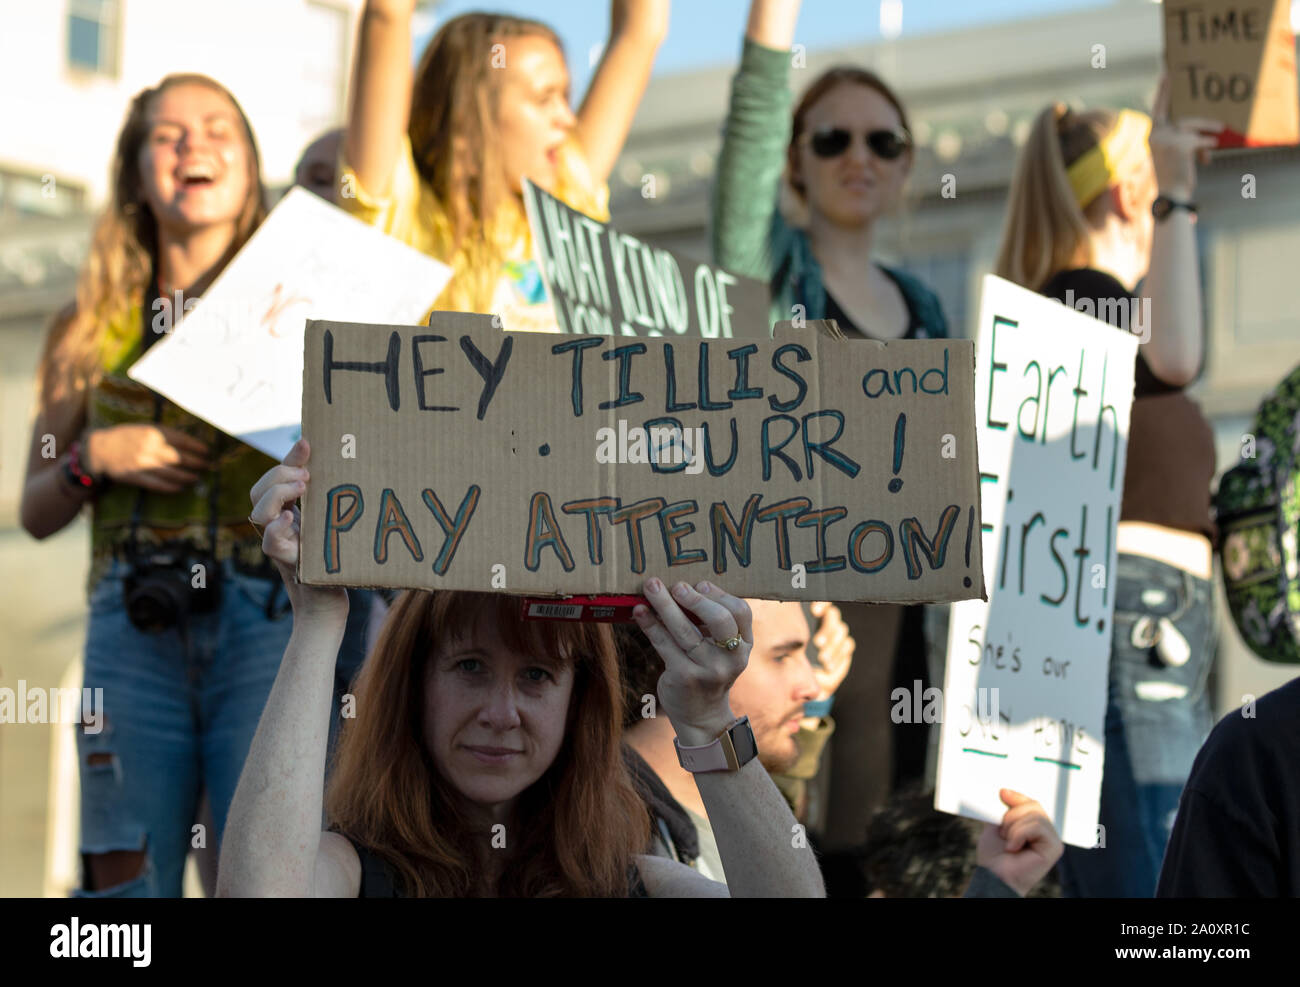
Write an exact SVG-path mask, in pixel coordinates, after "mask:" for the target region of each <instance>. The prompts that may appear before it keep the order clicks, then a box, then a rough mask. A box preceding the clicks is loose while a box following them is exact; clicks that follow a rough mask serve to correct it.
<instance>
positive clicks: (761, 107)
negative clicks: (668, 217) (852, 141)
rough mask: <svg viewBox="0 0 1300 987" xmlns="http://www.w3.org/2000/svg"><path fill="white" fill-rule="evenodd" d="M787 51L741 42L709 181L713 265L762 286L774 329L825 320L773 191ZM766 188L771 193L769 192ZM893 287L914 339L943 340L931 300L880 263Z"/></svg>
mask: <svg viewBox="0 0 1300 987" xmlns="http://www.w3.org/2000/svg"><path fill="white" fill-rule="evenodd" d="M789 79H790V52H788V51H778V50H776V49H773V48H767V47H764V46H763V45H760V44H756V43H755V42H753V41H750V40H749V39H748V38H746V39H745V44H744V49H743V51H742V53H741V58H740V71H739V72H737V73H736V76H735V78H734V79H733V80H732V84H731V105H730V108H729V109H728V111H727V120H726V124H725V127H724V130H723V139H722V153H721V154H720V155H719V157H718V169H717V176H716V178H715V179H714V183H713V199H712V209H713V259H714V260H715V261H716V262H717V263H718V264H719V265H720V266H722V267H724V268H726V269H727V270H728V271H732V272H733V273H736V274H743V275H746V276H747V277H751V278H756V279H758V280H760V281H766V282H768V284H769V286H770V288H771V291H772V311H771V320H772V322H773V323H776V322H779V321H781V320H783V319H789V318H792V316H793V310H794V306H795V305H802V306H804V317H805V318H807V319H822V318H825V317H826V287H825V284H824V282H823V280H822V269H821V265H820V264H819V263H818V262H817V258H816V257H814V256H813V252H812V244H811V243H810V242H809V239H808V234H807V233H806V232H804V231H803V230H800V229H797V228H795V227H793V226H791V225H790V224H789V223H787V222H786V221H785V220H784V219H783V218H782V216H781V211H780V209H778V208H777V195H776V192H777V189H778V188H779V183H780V179H781V173H782V171H783V170H784V168H785V156H786V147H787V146H788V145H789V143H790V126H791V105H790V103H791V99H790V83H789ZM768 190H770V191H768ZM880 266H881V269H882V270H884V271H885V273H886V274H888V275H890V276H891V277H892V278H893V279H894V281H895V282H896V283H897V284H898V287H899V290H900V291H901V292H902V294H903V300H904V302H906V304H907V308H908V312H909V314H910V315H911V317H912V320H913V322H915V323H916V324H917V325H919V326H922V327H924V328H923V329H921V330H918V332H917V335H918V336H922V335H923V336H926V337H929V338H934V339H946V338H947V337H948V322H947V320H946V319H945V318H944V315H943V309H942V307H941V306H940V305H939V299H938V296H936V295H935V293H934V292H933V291H931V290H930V289H929V288H927V287H926V286H925V285H924V284H922V283H921V282H920V281H919V280H917V279H916V278H914V277H912V276H911V275H910V274H906V273H904V272H902V271H899V270H897V269H894V268H888V267H885V266H884V265H883V264H882V265H880Z"/></svg>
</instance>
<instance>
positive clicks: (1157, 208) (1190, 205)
mask: <svg viewBox="0 0 1300 987" xmlns="http://www.w3.org/2000/svg"><path fill="white" fill-rule="evenodd" d="M1175 209H1186V210H1187V211H1188V212H1189V213H1191V214H1192V215H1193V216H1195V215H1196V203H1195V202H1179V201H1178V200H1177V199H1171V198H1169V196H1167V195H1160V196H1157V197H1156V201H1155V202H1153V203H1151V215H1152V216H1154V217H1155V218H1156V219H1164V218H1165V217H1166V216H1168V215H1169V214H1170V213H1171V212H1173V211H1174V210H1175Z"/></svg>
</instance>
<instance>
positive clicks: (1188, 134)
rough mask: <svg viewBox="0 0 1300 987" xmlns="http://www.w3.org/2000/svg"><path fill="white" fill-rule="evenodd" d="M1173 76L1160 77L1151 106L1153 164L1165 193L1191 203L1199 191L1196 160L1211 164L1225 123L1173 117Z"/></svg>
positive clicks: (1162, 192)
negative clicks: (1210, 157) (1171, 78)
mask: <svg viewBox="0 0 1300 987" xmlns="http://www.w3.org/2000/svg"><path fill="white" fill-rule="evenodd" d="M1169 102H1170V97H1169V77H1168V76H1167V75H1162V76H1161V77H1160V87H1159V89H1158V90H1157V92H1156V99H1155V103H1154V104H1153V105H1152V108H1151V136H1150V138H1149V139H1148V140H1149V143H1150V145H1151V163H1152V164H1153V165H1154V166H1155V171H1156V185H1157V187H1158V188H1159V189H1160V194H1161V195H1166V196H1169V198H1171V199H1175V200H1177V201H1179V202H1188V201H1190V200H1191V198H1192V193H1193V192H1194V191H1195V190H1196V163H1197V161H1198V160H1199V161H1200V163H1201V164H1208V163H1209V155H1210V150H1211V149H1212V148H1214V147H1215V146H1216V145H1217V144H1218V136H1217V135H1218V133H1219V132H1220V131H1221V130H1223V123H1222V122H1220V121H1218V120H1210V119H1206V118H1203V117H1185V118H1184V119H1182V120H1179V121H1178V122H1177V123H1171V122H1170V120H1169Z"/></svg>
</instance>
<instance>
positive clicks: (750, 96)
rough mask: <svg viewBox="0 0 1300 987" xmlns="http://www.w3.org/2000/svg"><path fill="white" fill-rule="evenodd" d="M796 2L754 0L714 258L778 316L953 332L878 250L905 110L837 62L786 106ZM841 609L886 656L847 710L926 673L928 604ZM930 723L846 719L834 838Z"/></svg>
mask: <svg viewBox="0 0 1300 987" xmlns="http://www.w3.org/2000/svg"><path fill="white" fill-rule="evenodd" d="M798 14H799V2H798V0H753V2H752V3H751V5H750V9H749V23H748V27H747V28H746V31H745V40H744V46H743V50H742V54H741V61H740V71H739V72H738V73H737V74H736V76H735V79H734V80H733V82H732V90H731V104H730V108H729V110H728V113H727V120H726V126H725V131H724V136H723V143H722V152H721V155H720V156H719V159H718V169H717V177H716V179H715V184H714V194H713V224H712V226H713V253H714V259H715V260H716V261H717V262H718V263H719V264H720V265H722V266H723V267H725V268H727V269H728V270H731V271H735V272H736V273H738V274H745V275H748V276H749V277H752V278H757V279H759V280H762V281H765V282H767V283H768V284H769V286H770V288H771V291H772V309H771V316H770V318H771V321H772V322H773V323H775V322H778V321H780V320H783V319H794V320H796V321H798V320H799V319H801V318H802V319H834V320H835V321H836V322H837V323H838V324H839V327H840V329H841V330H842V331H843V332H844V333H845V334H846V335H847V336H848V337H849V338H850V339H880V340H891V339H927V338H928V339H940V338H947V336H948V323H947V320H946V319H945V318H944V314H943V309H942V308H941V306H940V304H939V299H938V297H937V296H936V295H935V294H934V292H933V291H931V290H930V289H929V288H927V287H926V286H925V285H924V284H922V283H921V282H920V281H919V280H918V279H916V278H915V277H913V276H911V275H909V274H907V273H905V272H903V271H900V270H898V269H896V268H890V267H886V266H885V265H883V264H880V263H878V262H876V261H874V260H873V259H872V256H871V254H872V247H873V244H874V238H875V229H876V222H877V220H879V219H880V218H881V217H882V216H883V215H885V214H886V213H887V212H888V211H889V210H890V209H892V208H893V207H894V206H895V205H896V204H897V203H898V201H899V199H900V197H901V195H902V188H903V183H904V181H905V180H906V178H907V174H908V171H909V169H910V167H911V164H912V139H911V136H910V132H909V128H908V123H907V113H906V111H905V110H904V108H903V105H902V103H901V102H900V101H899V99H898V97H897V96H896V95H895V94H894V92H893V91H892V90H891V89H890V88H889V87H888V86H887V85H886V84H885V83H884V82H883V81H882V80H881V79H880V78H879V77H878V76H876V75H875V74H874V73H872V72H869V71H866V70H865V69H859V68H852V67H840V68H833V69H830V70H829V71H827V72H825V73H823V74H822V75H820V76H819V77H818V78H817V79H815V80H814V81H813V82H812V84H811V85H810V86H809V87H808V88H807V89H806V90H805V92H804V94H803V96H802V98H801V99H800V100H799V103H798V105H797V106H796V107H795V108H794V113H793V116H791V112H790V103H791V99H790V89H789V77H790V67H791V51H790V48H791V44H792V42H793V39H794V28H795V21H796V20H797V18H798ZM783 177H784V178H785V180H786V181H787V182H788V184H789V186H790V189H791V190H792V191H793V193H794V198H795V200H796V202H797V204H798V205H800V206H801V207H802V208H803V210H804V211H805V212H806V216H807V219H806V224H805V225H804V227H803V228H800V227H798V226H795V225H793V224H792V223H790V222H787V220H786V218H785V217H784V216H782V214H781V210H780V208H778V201H777V200H778V190H779V187H780V185H781V183H782V178H783ZM842 610H843V616H844V620H845V622H846V623H847V624H848V625H849V628H850V631H851V633H852V635H853V637H854V638H855V639H856V640H858V641H873V642H878V645H877V646H878V647H879V648H880V653H881V654H883V655H886V656H889V658H890V660H887V661H874V662H873V661H862V662H855V663H854V666H853V670H852V671H851V672H850V674H849V677H848V678H847V679H846V680H845V682H844V684H843V685H842V686H841V688H840V692H839V701H840V708H841V709H844V708H857V709H863V708H869V709H880V710H884V709H886V708H887V706H888V697H889V695H890V693H891V692H892V690H893V689H894V687H895V685H900V686H903V687H905V688H907V689H908V690H909V692H910V690H911V689H912V683H913V682H914V681H915V680H917V679H920V680H921V681H922V682H923V683H924V684H928V680H929V679H930V675H929V673H928V670H927V668H926V661H925V644H924V630H923V613H924V611H923V608H921V607H919V606H912V607H899V606H872V607H868V606H863V605H847V606H844V607H842ZM928 729H929V728H928V727H927V726H926V725H925V724H917V725H907V726H897V725H891V724H890V722H889V720H888V718H886V717H873V718H869V719H868V718H866V717H857V718H854V720H850V721H844V720H841V721H840V722H839V723H838V724H837V726H836V735H835V743H834V744H833V745H832V748H831V764H832V767H831V777H832V779H833V780H832V786H831V794H830V800H829V804H828V814H827V826H826V833H825V836H826V839H827V841H828V845H830V846H832V847H834V846H835V845H837V844H838V845H840V846H841V847H842V848H844V849H848V848H849V847H850V846H851V845H853V844H856V843H859V842H861V834H862V833H864V832H865V831H866V826H867V821H868V819H869V818H870V816H871V813H872V811H873V810H874V809H875V808H877V807H878V806H880V805H882V804H883V803H884V801H885V799H886V798H887V796H888V795H889V792H890V790H891V787H892V786H894V785H896V784H903V783H905V782H907V781H909V780H919V779H920V776H921V775H922V774H923V772H924V769H925V758H926V749H927V744H928V739H929V737H928ZM855 871H856V869H855V868H854V867H853V866H847V867H846V868H845V872H846V873H851V872H855ZM828 873H829V872H828Z"/></svg>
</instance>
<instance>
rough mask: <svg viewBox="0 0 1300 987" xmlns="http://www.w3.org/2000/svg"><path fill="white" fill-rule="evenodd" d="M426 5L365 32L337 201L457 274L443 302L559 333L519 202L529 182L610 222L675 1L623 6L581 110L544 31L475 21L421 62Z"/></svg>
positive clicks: (498, 17)
mask: <svg viewBox="0 0 1300 987" xmlns="http://www.w3.org/2000/svg"><path fill="white" fill-rule="evenodd" d="M414 7H415V0H368V2H367V3H366V7H365V12H364V13H363V14H362V19H361V30H360V33H359V34H358V39H357V57H356V70H355V75H354V77H353V83H352V95H351V109H350V115H349V117H348V126H347V133H346V136H345V137H344V141H343V155H342V183H341V198H340V202H341V204H342V206H343V208H345V209H347V210H348V211H349V212H351V213H352V214H353V215H355V216H357V217H358V218H359V219H361V220H363V221H365V222H366V223H368V224H370V225H371V226H375V227H378V228H380V229H382V230H384V232H386V233H388V234H390V235H392V236H395V237H397V238H398V239H399V240H401V241H402V242H404V243H406V244H408V245H410V246H412V247H415V248H416V249H418V250H421V251H423V252H424V253H426V254H429V255H430V256H432V257H435V258H436V259H438V260H440V261H442V262H443V263H446V264H449V265H451V267H452V268H453V270H454V272H455V273H454V274H453V276H452V279H451V281H450V282H449V283H448V285H447V288H446V289H445V290H444V291H443V293H442V295H441V296H439V298H438V300H437V302H436V303H435V305H434V307H435V308H437V309H442V310H447V311H460V312H487V313H492V312H495V313H498V314H500V315H502V316H503V317H504V318H505V324H506V327H507V328H510V329H535V330H547V331H552V332H553V331H555V316H554V313H553V312H552V311H551V310H550V307H549V305H547V303H546V293H545V289H544V287H543V284H542V280H541V274H540V271H539V270H538V268H537V265H536V263H535V261H534V260H533V254H532V243H531V234H530V232H529V229H528V220H527V217H526V216H525V213H524V207H523V200H522V198H521V196H522V191H521V183H522V180H523V179H528V180H529V181H531V182H533V183H534V184H536V185H538V186H540V187H541V188H543V189H545V190H546V191H548V192H550V193H551V194H553V195H555V196H556V197H558V198H560V199H563V200H564V201H565V202H566V203H567V204H568V205H569V206H571V207H573V208H574V209H577V210H579V211H580V212H584V213H587V214H588V215H590V216H594V217H596V218H597V219H601V220H607V219H608V216H609V213H608V207H607V203H608V198H609V192H608V188H607V187H606V185H605V181H606V179H607V178H608V176H609V173H610V171H611V170H612V169H613V167H614V161H615V159H616V158H617V157H618V155H619V152H620V151H621V150H622V147H623V142H624V140H626V138H627V133H628V130H629V129H630V127H631V126H632V117H633V116H634V115H635V113H636V107H637V104H638V103H639V102H640V101H641V95H642V93H643V92H644V91H645V86H646V82H647V81H648V80H649V78H650V67H651V65H652V64H653V62H654V56H655V52H656V51H657V50H658V47H659V43H660V41H661V40H662V39H663V37H664V35H665V34H666V33H667V30H668V0H615V2H614V3H613V6H612V16H611V27H610V37H609V42H608V44H607V45H606V47H605V52H604V55H603V56H602V58H601V60H600V64H599V65H598V66H597V68H596V74H595V76H594V77H593V78H592V81H591V86H590V88H589V89H588V91H587V95H586V98H585V99H584V100H583V104H582V106H581V108H580V109H579V110H578V111H577V113H576V114H574V112H573V111H572V110H571V109H570V107H569V70H568V67H567V66H566V64H565V61H564V53H563V50H562V48H561V45H560V39H559V37H558V36H557V35H556V34H555V32H554V31H552V30H551V29H550V28H549V27H547V26H546V25H545V24H542V23H540V22H538V21H532V20H526V19H524V18H519V17H510V16H507V15H504V14H481V13H473V14H464V15H462V16H460V17H456V18H453V19H452V20H450V21H448V22H447V23H446V24H444V25H443V26H442V28H441V29H440V30H439V31H438V33H437V34H436V35H435V36H434V38H433V40H432V41H431V42H429V46H428V48H427V49H425V52H424V56H423V58H422V59H421V60H420V65H419V68H418V69H417V70H416V72H415V75H414V79H413V78H412V72H411V68H410V51H411V14H412V11H413V9H414Z"/></svg>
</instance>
